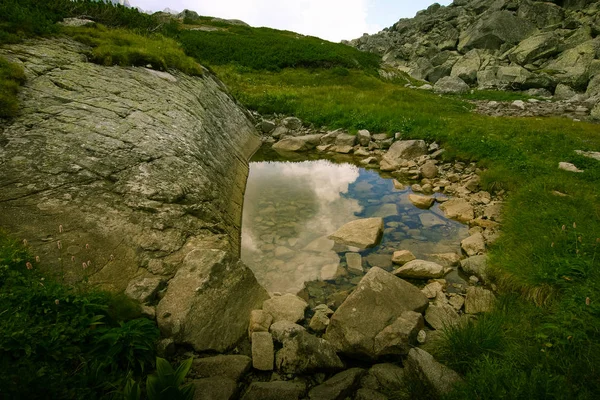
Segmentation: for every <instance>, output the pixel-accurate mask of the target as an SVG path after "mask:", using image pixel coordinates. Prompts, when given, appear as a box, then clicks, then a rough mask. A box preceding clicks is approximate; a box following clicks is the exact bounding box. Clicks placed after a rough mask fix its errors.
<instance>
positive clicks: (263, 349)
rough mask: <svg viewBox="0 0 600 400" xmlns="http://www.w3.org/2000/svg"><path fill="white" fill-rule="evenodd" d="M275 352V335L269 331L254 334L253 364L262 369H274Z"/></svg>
mask: <svg viewBox="0 0 600 400" xmlns="http://www.w3.org/2000/svg"><path fill="white" fill-rule="evenodd" d="M274 360H275V353H274V347H273V337H272V336H271V334H270V333H269V332H254V333H253V334H252V366H253V367H254V368H255V369H258V370H260V371H272V370H273V361H274Z"/></svg>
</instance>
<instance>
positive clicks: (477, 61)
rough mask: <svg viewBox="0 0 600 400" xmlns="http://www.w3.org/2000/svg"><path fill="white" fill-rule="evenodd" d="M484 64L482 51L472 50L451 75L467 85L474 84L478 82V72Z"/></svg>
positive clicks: (457, 64) (459, 61) (458, 63)
mask: <svg viewBox="0 0 600 400" xmlns="http://www.w3.org/2000/svg"><path fill="white" fill-rule="evenodd" d="M482 62H483V59H482V54H481V50H475V49H474V50H471V51H469V52H468V53H467V54H465V55H464V56H463V57H462V58H460V59H459V60H458V61H456V63H455V64H454V66H453V67H452V71H451V73H450V76H451V77H454V78H459V79H461V80H463V81H464V82H465V83H467V84H474V83H475V82H476V80H477V72H478V71H479V68H480V67H481V64H482Z"/></svg>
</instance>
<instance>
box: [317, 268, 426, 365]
mask: <svg viewBox="0 0 600 400" xmlns="http://www.w3.org/2000/svg"><path fill="white" fill-rule="evenodd" d="M428 305H429V301H428V299H427V297H426V296H425V295H424V294H423V293H421V291H420V290H419V289H418V288H417V287H416V286H413V285H411V284H410V283H408V282H406V281H404V280H402V279H400V278H398V277H396V276H394V275H392V274H390V273H389V272H385V271H384V270H382V269H381V268H378V267H373V268H371V269H370V270H369V271H368V272H367V274H366V275H365V276H364V277H363V278H362V279H361V281H360V282H359V284H358V285H357V287H356V289H355V290H354V291H353V292H352V293H351V294H350V295H349V296H348V297H347V298H346V300H345V301H344V302H343V303H342V304H341V305H340V306H339V308H338V309H337V310H336V311H335V313H334V314H333V316H332V317H331V320H330V323H329V327H328V328H327V332H326V333H325V336H324V337H325V338H326V339H327V340H328V341H330V342H331V344H332V345H333V346H335V348H336V349H337V350H338V351H339V352H341V353H343V354H346V355H349V356H353V357H360V358H367V359H374V358H376V357H377V354H375V353H374V343H375V337H376V336H377V335H378V334H379V333H380V332H381V331H382V330H384V329H385V328H386V327H387V326H388V325H389V324H390V321H395V320H396V319H397V318H398V317H400V316H401V315H402V313H403V312H405V311H415V312H422V311H424V310H425V309H426V308H427V306H428Z"/></svg>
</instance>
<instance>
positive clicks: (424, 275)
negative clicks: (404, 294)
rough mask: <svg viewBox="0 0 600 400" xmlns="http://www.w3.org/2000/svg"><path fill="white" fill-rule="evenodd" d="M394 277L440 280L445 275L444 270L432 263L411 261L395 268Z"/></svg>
mask: <svg viewBox="0 0 600 400" xmlns="http://www.w3.org/2000/svg"><path fill="white" fill-rule="evenodd" d="M394 275H396V276H399V277H400V278H412V279H433V278H441V277H443V276H444V275H446V268H445V267H443V266H441V265H440V264H437V263H434V262H433V261H425V260H412V261H409V262H407V263H406V264H404V265H403V266H401V267H400V268H397V269H396V270H395V271H394Z"/></svg>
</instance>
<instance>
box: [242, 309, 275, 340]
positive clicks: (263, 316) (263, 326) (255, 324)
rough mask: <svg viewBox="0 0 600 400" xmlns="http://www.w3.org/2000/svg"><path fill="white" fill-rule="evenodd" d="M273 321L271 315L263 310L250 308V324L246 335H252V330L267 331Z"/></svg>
mask: <svg viewBox="0 0 600 400" xmlns="http://www.w3.org/2000/svg"><path fill="white" fill-rule="evenodd" d="M271 322H273V316H272V315H271V314H269V313H268V312H266V311H263V310H252V312H251V313H250V324H249V325H248V336H249V337H252V333H253V332H269V327H270V326H271Z"/></svg>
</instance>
